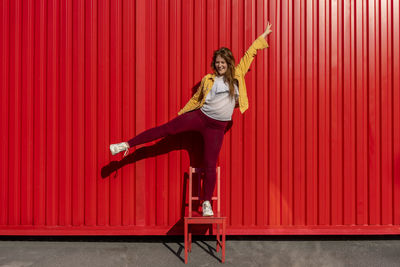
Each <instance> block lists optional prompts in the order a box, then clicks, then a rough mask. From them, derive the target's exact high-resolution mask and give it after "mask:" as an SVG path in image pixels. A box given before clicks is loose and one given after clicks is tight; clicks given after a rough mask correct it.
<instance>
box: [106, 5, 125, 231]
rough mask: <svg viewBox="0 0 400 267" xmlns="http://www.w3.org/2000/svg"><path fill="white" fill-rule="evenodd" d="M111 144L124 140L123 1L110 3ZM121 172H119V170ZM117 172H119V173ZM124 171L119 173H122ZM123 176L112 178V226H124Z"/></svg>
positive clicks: (114, 175) (112, 176)
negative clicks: (122, 101)
mask: <svg viewBox="0 0 400 267" xmlns="http://www.w3.org/2000/svg"><path fill="white" fill-rule="evenodd" d="M110 4H111V7H110V23H111V26H110V28H111V30H110V119H111V118H112V119H111V121H110V124H109V125H110V143H117V142H119V141H120V140H121V139H122V134H121V130H122V127H121V125H122V121H121V120H120V118H121V117H122V114H121V110H122V105H121V102H120V101H121V100H122V84H121V83H122V72H121V63H122V42H121V39H122V37H121V36H122V22H121V21H122V16H121V15H122V0H119V1H111V2H110ZM118 171H119V170H118ZM118 171H117V172H118ZM121 172H122V171H119V173H121ZM121 179H122V178H121V175H119V176H118V177H117V176H116V174H112V175H111V176H110V207H113V208H111V210H110V221H109V223H110V225H111V226H114V225H122V216H123V215H122V214H123V208H122V203H121V202H122V198H121V197H122V193H121V192H122V182H121Z"/></svg>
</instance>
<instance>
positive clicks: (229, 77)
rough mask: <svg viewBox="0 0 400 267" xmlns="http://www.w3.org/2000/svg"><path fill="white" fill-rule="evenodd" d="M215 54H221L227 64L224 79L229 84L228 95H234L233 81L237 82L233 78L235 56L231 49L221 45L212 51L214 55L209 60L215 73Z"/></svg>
mask: <svg viewBox="0 0 400 267" xmlns="http://www.w3.org/2000/svg"><path fill="white" fill-rule="evenodd" d="M217 56H221V57H222V58H223V59H224V60H225V61H226V64H227V70H226V72H225V74H224V81H225V82H227V83H228V85H229V95H230V96H231V97H233V96H234V94H235V86H234V85H235V83H236V82H237V81H236V80H235V58H234V56H233V54H232V51H231V50H230V49H229V48H226V47H221V48H220V49H218V50H215V51H214V55H213V58H212V62H211V68H212V69H213V70H214V72H215V73H216V74H217V73H218V72H217V70H216V68H215V61H216V59H217Z"/></svg>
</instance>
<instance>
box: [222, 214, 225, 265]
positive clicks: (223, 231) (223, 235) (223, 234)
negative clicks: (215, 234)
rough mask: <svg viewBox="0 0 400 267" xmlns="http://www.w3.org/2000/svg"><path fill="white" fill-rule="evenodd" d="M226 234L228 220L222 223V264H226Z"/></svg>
mask: <svg viewBox="0 0 400 267" xmlns="http://www.w3.org/2000/svg"><path fill="white" fill-rule="evenodd" d="M225 233H226V220H224V221H223V222H222V262H225Z"/></svg>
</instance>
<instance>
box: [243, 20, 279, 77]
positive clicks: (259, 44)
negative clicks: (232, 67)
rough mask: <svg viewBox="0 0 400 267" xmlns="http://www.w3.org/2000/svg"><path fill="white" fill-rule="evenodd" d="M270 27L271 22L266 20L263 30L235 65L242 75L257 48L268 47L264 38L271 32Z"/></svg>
mask: <svg viewBox="0 0 400 267" xmlns="http://www.w3.org/2000/svg"><path fill="white" fill-rule="evenodd" d="M271 27H272V25H271V23H269V22H268V23H267V27H266V29H265V31H264V32H263V33H262V34H261V35H260V36H259V37H258V38H257V39H256V40H255V41H254V42H253V44H252V45H251V46H250V47H249V49H247V51H246V53H245V54H244V56H243V57H242V59H241V60H240V62H239V64H238V65H237V66H236V70H238V71H240V72H241V73H242V74H243V75H245V74H246V73H247V71H248V70H249V68H250V65H251V62H253V59H254V57H255V56H256V55H257V50H259V49H264V48H267V47H268V43H267V41H266V40H265V38H266V37H267V35H268V34H270V33H271V32H272V30H271Z"/></svg>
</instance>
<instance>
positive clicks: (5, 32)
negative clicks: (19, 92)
mask: <svg viewBox="0 0 400 267" xmlns="http://www.w3.org/2000/svg"><path fill="white" fill-rule="evenodd" d="M0 12H1V22H0V23H1V29H0V30H1V36H3V39H2V41H1V42H0V49H1V51H0V56H1V58H0V75H1V76H0V77H1V78H0V82H1V88H3V90H1V100H0V101H1V115H0V120H1V125H5V126H6V127H1V137H0V138H1V141H0V145H1V152H0V153H1V154H0V160H1V168H0V169H1V171H0V172H1V175H0V185H1V189H0V224H1V225H8V212H9V209H8V207H9V191H8V186H9V185H8V184H9V157H8V153H9V152H8V151H9V143H10V142H9V141H8V140H9V136H10V134H9V102H10V101H9V97H10V87H9V85H10V84H9V78H10V76H9V74H10V45H9V43H10V18H9V13H10V9H9V2H8V1H6V0H5V1H2V2H1V11H0Z"/></svg>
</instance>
